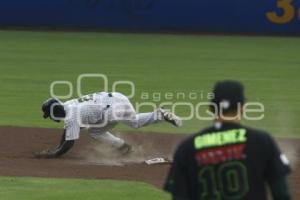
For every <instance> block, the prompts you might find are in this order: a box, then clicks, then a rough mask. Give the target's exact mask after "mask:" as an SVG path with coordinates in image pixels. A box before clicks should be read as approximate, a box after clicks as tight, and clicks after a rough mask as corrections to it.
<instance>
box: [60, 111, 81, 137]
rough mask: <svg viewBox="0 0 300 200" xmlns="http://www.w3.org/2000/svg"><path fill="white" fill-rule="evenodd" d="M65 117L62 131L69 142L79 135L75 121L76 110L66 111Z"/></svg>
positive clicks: (77, 122) (78, 127)
mask: <svg viewBox="0 0 300 200" xmlns="http://www.w3.org/2000/svg"><path fill="white" fill-rule="evenodd" d="M67 113H68V114H67V117H66V119H65V124H64V129H65V130H66V137H65V139H66V140H67V141H69V140H77V139H78V138H79V134H80V125H79V121H78V120H77V117H78V115H77V112H76V109H73V110H71V111H70V110H68V112H67Z"/></svg>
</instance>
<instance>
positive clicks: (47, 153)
mask: <svg viewBox="0 0 300 200" xmlns="http://www.w3.org/2000/svg"><path fill="white" fill-rule="evenodd" d="M65 135H66V130H64V134H63V135H62V138H61V141H60V144H59V145H58V146H57V147H56V148H54V149H46V150H43V151H39V152H34V157H35V158H57V157H60V156H61V155H63V154H65V153H67V152H68V151H69V150H70V149H71V148H72V147H73V145H74V143H75V142H74V140H66V139H65Z"/></svg>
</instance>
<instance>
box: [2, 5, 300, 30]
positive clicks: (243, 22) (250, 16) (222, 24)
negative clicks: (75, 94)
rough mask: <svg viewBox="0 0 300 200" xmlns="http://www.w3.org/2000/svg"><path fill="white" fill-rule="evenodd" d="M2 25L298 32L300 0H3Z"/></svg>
mask: <svg viewBox="0 0 300 200" xmlns="http://www.w3.org/2000/svg"><path fill="white" fill-rule="evenodd" d="M270 12H273V14H271V17H267V13H269V14H270ZM272 15H274V16H273V17H272ZM4 25H5V26H42V27H47V26H50V27H88V28H107V29H126V30H181V31H208V32H249V33H300V0H0V26H4Z"/></svg>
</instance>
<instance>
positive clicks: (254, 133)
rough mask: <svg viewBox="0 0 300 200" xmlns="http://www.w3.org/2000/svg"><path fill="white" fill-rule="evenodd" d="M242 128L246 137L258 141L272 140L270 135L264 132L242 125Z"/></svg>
mask: <svg viewBox="0 0 300 200" xmlns="http://www.w3.org/2000/svg"><path fill="white" fill-rule="evenodd" d="M242 127H243V128H245V129H246V131H247V136H248V137H252V138H254V139H258V140H272V136H271V134H270V133H269V132H267V131H265V130H262V129H258V128H253V127H248V126H244V125H243V126H242Z"/></svg>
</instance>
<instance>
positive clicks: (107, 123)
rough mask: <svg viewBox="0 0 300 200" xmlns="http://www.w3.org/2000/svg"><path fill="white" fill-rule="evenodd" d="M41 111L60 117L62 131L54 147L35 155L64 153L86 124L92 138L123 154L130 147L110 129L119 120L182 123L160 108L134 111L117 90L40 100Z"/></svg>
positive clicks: (138, 123)
mask: <svg viewBox="0 0 300 200" xmlns="http://www.w3.org/2000/svg"><path fill="white" fill-rule="evenodd" d="M42 111H43V113H44V115H43V117H44V118H45V119H46V118H50V119H51V120H53V121H56V122H59V121H61V120H62V121H64V133H63V135H62V138H61V141H60V144H59V145H58V146H57V147H56V148H53V149H46V150H43V151H40V152H35V153H34V156H35V157H36V158H56V157H59V156H61V155H63V154H65V153H66V152H68V151H69V150H70V149H71V148H72V147H73V145H74V141H75V140H77V139H78V138H79V134H80V129H81V128H86V129H87V130H88V133H89V135H90V136H91V137H92V138H94V139H96V140H98V141H101V142H105V143H107V144H110V145H111V146H113V147H114V148H115V149H116V150H118V151H119V152H120V153H121V154H122V155H123V154H126V153H128V152H130V151H131V145H129V144H127V143H126V142H125V141H124V140H123V139H121V138H118V137H116V136H114V135H113V134H112V133H111V130H112V129H113V128H114V127H115V126H116V125H117V124H118V123H119V122H122V123H124V124H126V125H128V126H130V127H133V128H140V127H144V126H147V125H150V124H154V123H158V122H164V121H165V122H169V123H171V124H173V125H174V126H177V127H178V126H181V123H182V122H181V119H180V118H179V117H177V116H176V115H175V114H173V113H171V112H168V111H167V110H165V109H163V108H158V109H157V110H155V111H153V112H149V113H136V111H135V109H134V107H133V106H132V104H131V103H130V101H129V99H128V98H127V97H126V96H125V95H123V94H121V93H118V92H113V93H107V92H97V93H93V94H89V95H86V96H83V97H81V98H78V99H72V100H70V101H67V102H65V103H62V102H60V101H59V100H57V99H54V98H50V99H48V100H47V101H45V102H44V103H43V105H42Z"/></svg>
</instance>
